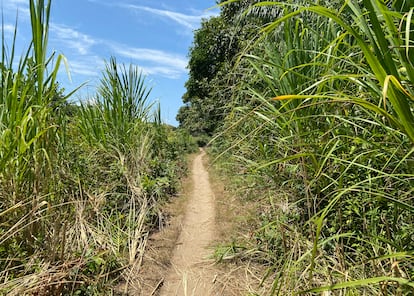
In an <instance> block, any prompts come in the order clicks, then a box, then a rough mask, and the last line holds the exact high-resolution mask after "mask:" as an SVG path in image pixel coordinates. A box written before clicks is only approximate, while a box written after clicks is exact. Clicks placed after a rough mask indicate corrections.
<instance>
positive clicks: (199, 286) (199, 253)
mask: <svg viewBox="0 0 414 296" xmlns="http://www.w3.org/2000/svg"><path fill="white" fill-rule="evenodd" d="M204 155H205V152H204V151H203V150H202V151H201V152H200V154H199V155H197V157H196V158H195V160H194V162H193V167H192V178H193V184H194V187H193V191H192V194H191V195H190V196H189V200H188V203H187V208H186V212H185V217H184V220H183V224H182V230H181V233H180V236H179V238H178V241H177V243H176V247H175V250H174V253H173V258H172V260H171V263H172V267H171V269H170V271H169V272H168V275H167V276H166V278H165V281H164V284H163V287H162V289H161V293H160V295H161V296H213V295H215V294H214V293H213V286H214V281H215V277H216V274H215V273H214V268H212V265H213V261H212V259H211V258H209V257H210V256H211V253H212V250H211V249H209V246H210V245H211V243H212V242H213V239H214V234H215V206H214V194H213V191H212V190H211V186H210V182H209V176H208V172H207V171H206V169H205V167H204V165H203V157H204Z"/></svg>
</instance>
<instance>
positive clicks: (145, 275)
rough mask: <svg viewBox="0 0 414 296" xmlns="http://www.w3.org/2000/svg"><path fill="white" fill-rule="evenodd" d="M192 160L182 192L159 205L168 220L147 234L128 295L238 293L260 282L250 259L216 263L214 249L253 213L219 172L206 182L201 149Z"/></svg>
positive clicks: (227, 295) (232, 295)
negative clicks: (156, 229)
mask: <svg viewBox="0 0 414 296" xmlns="http://www.w3.org/2000/svg"><path fill="white" fill-rule="evenodd" d="M191 162H192V169H191V174H190V176H189V177H188V178H187V179H186V180H184V181H183V186H182V187H183V189H182V193H181V195H180V196H178V198H175V199H173V200H172V202H170V203H168V204H166V205H165V206H163V212H164V215H165V217H164V218H165V220H166V221H167V225H166V227H164V228H163V229H162V230H161V231H159V232H157V233H154V234H152V235H151V236H150V237H149V240H148V243H147V247H146V250H145V253H144V258H143V261H142V264H139V266H137V269H138V270H137V271H135V272H133V271H132V274H134V275H133V277H134V278H133V279H132V278H131V280H130V282H129V284H128V288H126V289H127V290H128V293H127V295H142V296H187V295H192V296H216V295H220V296H236V295H247V294H248V293H249V292H253V291H255V290H256V289H254V287H256V288H257V286H258V285H259V282H260V278H259V274H258V273H256V272H255V271H254V270H255V269H256V268H255V267H254V266H252V264H250V263H249V262H240V261H238V260H235V261H233V260H230V262H229V261H228V262H227V263H226V264H214V260H213V259H212V255H213V252H214V248H215V247H216V246H217V245H219V244H220V243H221V242H225V243H229V242H231V241H232V236H238V235H239V234H240V233H235V230H236V229H237V228H240V227H241V228H243V229H244V230H246V216H250V215H251V213H249V212H245V211H244V207H240V203H239V202H237V201H236V199H235V198H234V196H229V195H228V193H227V192H226V190H225V189H224V186H225V185H224V184H225V182H222V181H221V180H220V179H219V177H218V175H217V174H213V175H212V178H211V181H212V182H211V183H210V178H209V173H208V172H207V170H206V166H207V165H208V160H207V157H205V152H204V151H202V150H201V152H200V153H199V154H197V155H195V156H194V158H193V159H192V160H191ZM236 232H237V231H236Z"/></svg>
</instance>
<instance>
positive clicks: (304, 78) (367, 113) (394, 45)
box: [179, 0, 414, 295]
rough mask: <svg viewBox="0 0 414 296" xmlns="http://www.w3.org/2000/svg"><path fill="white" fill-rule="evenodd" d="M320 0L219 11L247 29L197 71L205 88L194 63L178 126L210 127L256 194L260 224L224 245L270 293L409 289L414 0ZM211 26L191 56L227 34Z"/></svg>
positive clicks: (231, 26)
mask: <svg viewBox="0 0 414 296" xmlns="http://www.w3.org/2000/svg"><path fill="white" fill-rule="evenodd" d="M318 3H319V4H314V3H308V2H305V1H300V0H299V1H291V2H287V3H284V4H283V3H276V2H269V1H226V2H225V3H222V4H223V8H222V11H221V14H220V16H218V17H217V18H216V19H215V20H214V23H218V24H221V26H224V27H220V32H223V31H227V32H237V34H235V35H237V36H240V38H234V39H232V38H230V39H228V40H227V41H226V42H227V45H222V46H224V47H225V48H226V47H227V49H223V50H222V51H218V53H217V54H222V57H214V60H213V62H214V61H220V63H218V64H217V65H218V67H219V69H220V70H221V71H220V70H219V71H211V72H209V73H208V75H206V76H201V77H197V78H196V81H204V80H203V79H205V82H206V85H207V86H208V88H207V90H205V89H203V91H202V92H198V89H192V88H191V87H192V79H194V78H195V76H194V75H193V76H191V75H190V80H189V83H188V85H187V87H189V88H188V90H189V91H188V93H187V94H188V97H186V102H187V106H185V107H184V108H185V112H182V114H181V117H179V119H180V122H181V124H182V125H183V126H184V127H187V128H189V130H191V131H192V132H194V131H198V132H200V131H204V132H208V133H211V134H213V135H214V138H215V140H214V141H213V143H212V149H211V152H212V153H213V154H214V155H215V156H216V157H217V160H218V162H221V164H222V166H223V167H225V168H226V169H227V176H229V177H230V178H232V180H233V182H234V184H236V186H235V190H237V193H238V195H239V196H241V197H243V198H244V200H246V199H247V200H254V201H256V203H257V204H258V205H257V208H258V211H259V212H258V215H257V216H256V225H255V230H254V235H250V236H248V235H246V237H250V239H246V238H244V239H242V238H239V239H238V240H236V242H232V243H231V245H230V246H229V247H228V250H227V251H223V250H222V251H220V252H219V253H220V254H222V259H225V258H235V257H239V258H240V257H241V258H245V259H249V260H255V261H257V262H260V263H262V264H265V265H266V266H267V267H268V272H267V273H266V275H264V276H263V277H264V278H266V279H271V281H272V285H271V287H270V288H269V290H268V293H269V294H271V295H287V294H294V293H297V292H301V293H308V294H313V293H318V292H323V291H327V290H331V291H335V293H337V295H380V294H382V295H412V294H411V293H412V290H413V287H414V274H413V270H414V254H413V250H414V232H413V229H414V220H413V213H414V201H413V188H414V187H413V185H414V165H413V164H414V156H413V152H414V150H413V143H414V114H413V110H414V102H413V101H414V85H413V82H414V67H413V63H412V61H413V60H412V55H413V47H412V36H413V34H412V27H413V19H412V15H413V12H414V8H413V7H412V5H409V3H405V4H404V5H401V2H399V1H386V2H384V1H382V0H363V1H353V0H351V1H334V2H332V1H330V2H328V1H319V2H318ZM211 24H212V23H209V24H208V25H207V23H206V22H205V23H204V24H203V26H202V28H201V29H200V30H198V31H197V32H196V39H195V40H196V42H195V43H194V46H193V48H192V51H190V59H191V60H192V61H193V60H194V59H199V58H200V56H199V55H198V52H199V51H202V50H206V48H210V47H211V46H212V44H217V43H216V40H215V39H211V38H210V37H209V36H210V35H211V34H210V33H208V34H207V31H206V30H207V27H208V26H210V25H211ZM246 24H248V25H246ZM216 28H217V26H216ZM200 35H202V36H200ZM200 40H201V41H203V42H205V43H204V44H200ZM234 40H237V41H236V42H234ZM219 44H220V43H219ZM229 50H231V52H232V54H231V58H229V56H227V55H226V54H225V53H226V52H228V51H229ZM213 52H214V51H213ZM235 52H236V54H235ZM209 59H210V60H209ZM206 61H207V62H208V63H210V62H211V61H212V60H211V57H208V59H207V60H206ZM202 63H203V61H198V63H197V64H191V63H190V71H197V69H198V68H197V67H198V65H201V64H202ZM191 73H192V72H190V74H191ZM212 74H213V75H212ZM209 108H211V110H213V111H214V112H216V113H215V115H216V114H219V116H218V117H217V116H212V114H213V113H211V112H210V113H209V112H207V111H206V110H210V109H209ZM188 114H191V116H193V117H192V118H193V119H191V122H193V123H195V122H198V121H200V122H203V123H206V122H208V124H209V126H210V127H212V128H208V129H204V130H203V129H198V130H197V129H195V128H194V126H192V125H191V124H189V123H188V122H187V121H186V120H187V118H189V117H188V116H189V115H188ZM206 116H207V117H206ZM234 244H236V246H235V245H234ZM234 252H238V254H232V255H231V256H229V253H234Z"/></svg>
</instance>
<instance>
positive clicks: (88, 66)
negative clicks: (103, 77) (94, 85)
mask: <svg viewBox="0 0 414 296" xmlns="http://www.w3.org/2000/svg"><path fill="white" fill-rule="evenodd" d="M68 63H69V70H70V73H71V74H78V75H84V76H88V77H98V76H99V75H100V72H101V71H102V69H103V67H104V61H103V60H102V59H101V58H99V57H88V59H77V60H69V61H68Z"/></svg>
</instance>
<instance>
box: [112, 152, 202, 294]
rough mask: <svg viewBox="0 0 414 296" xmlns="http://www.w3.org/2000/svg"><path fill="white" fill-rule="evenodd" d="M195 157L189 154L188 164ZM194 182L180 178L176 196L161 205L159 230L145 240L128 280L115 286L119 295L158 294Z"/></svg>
mask: <svg viewBox="0 0 414 296" xmlns="http://www.w3.org/2000/svg"><path fill="white" fill-rule="evenodd" d="M194 157H195V155H191V156H190V157H189V159H188V163H191V162H192V160H193V159H194ZM192 188H193V182H192V180H191V177H190V176H187V177H185V178H183V180H182V185H181V189H180V191H179V193H178V194H177V195H176V196H175V197H172V198H170V199H169V200H168V201H167V202H165V203H164V204H162V205H161V206H160V207H162V210H161V215H162V218H161V223H160V227H161V228H160V229H159V230H158V231H155V232H153V233H151V234H150V235H149V237H148V241H147V245H146V248H145V252H144V256H143V258H142V262H141V264H140V265H139V266H138V265H137V266H135V268H134V269H132V270H131V271H130V281H129V282H128V284H127V283H123V284H121V285H120V286H119V287H118V289H117V290H118V291H119V292H123V293H125V294H128V295H142V296H148V295H158V293H159V289H160V287H161V286H162V285H163V282H164V278H165V276H166V273H167V271H168V270H169V268H170V267H171V262H170V260H171V257H172V254H173V251H174V248H175V246H176V242H177V240H178V236H179V234H180V230H181V223H182V220H183V217H184V209H185V206H184V205H185V204H186V201H187V197H188V196H189V193H190V192H191V191H192Z"/></svg>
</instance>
